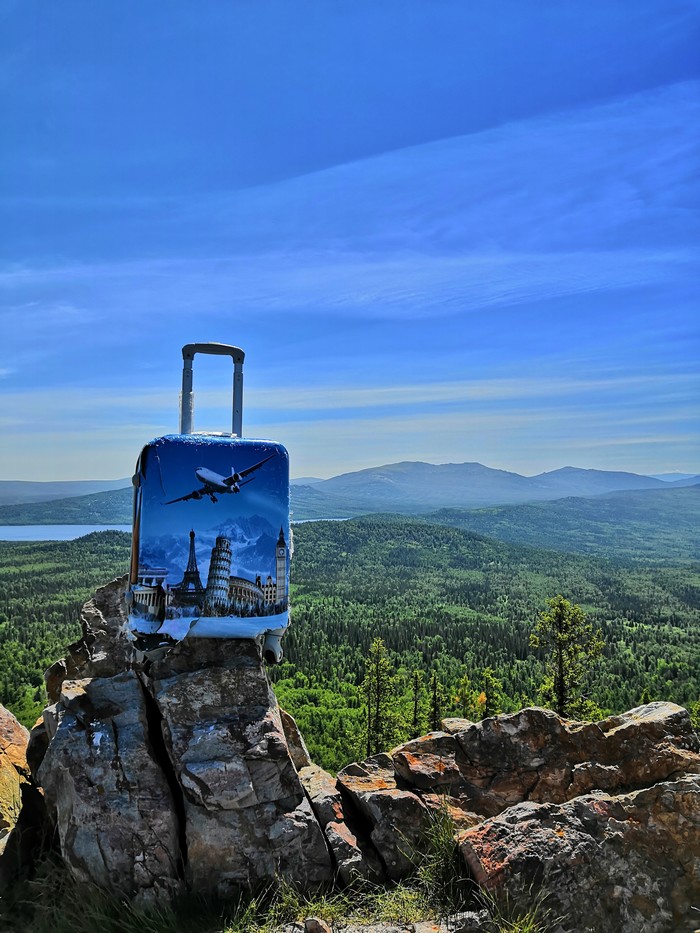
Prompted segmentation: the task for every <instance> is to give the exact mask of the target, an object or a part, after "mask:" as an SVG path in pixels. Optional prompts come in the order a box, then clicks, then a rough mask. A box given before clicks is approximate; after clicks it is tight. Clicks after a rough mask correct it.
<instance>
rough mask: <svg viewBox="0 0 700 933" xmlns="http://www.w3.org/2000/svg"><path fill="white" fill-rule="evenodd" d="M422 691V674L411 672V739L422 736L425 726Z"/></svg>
mask: <svg viewBox="0 0 700 933" xmlns="http://www.w3.org/2000/svg"><path fill="white" fill-rule="evenodd" d="M423 689H424V683H423V672H422V671H413V673H412V674H411V738H413V739H415V738H417V737H418V736H419V735H422V734H423V728H424V724H425V713H424V703H423Z"/></svg>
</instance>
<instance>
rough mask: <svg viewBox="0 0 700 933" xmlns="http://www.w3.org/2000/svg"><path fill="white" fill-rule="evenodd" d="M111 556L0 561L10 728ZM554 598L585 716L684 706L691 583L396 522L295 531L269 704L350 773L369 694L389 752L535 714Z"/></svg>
mask: <svg viewBox="0 0 700 933" xmlns="http://www.w3.org/2000/svg"><path fill="white" fill-rule="evenodd" d="M128 554H129V536H128V535H127V534H123V533H120V532H114V531H105V532H98V533H94V534H90V535H87V536H86V537H84V538H80V539H77V540H75V541H67V542H41V543H9V542H2V543H0V702H2V703H3V704H4V705H6V706H8V707H9V708H10V709H11V710H12V711H13V712H14V713H15V714H16V715H17V716H18V717H19V718H20V719H21V720H22V721H23V722H24V723H25V724H26V725H29V726H31V724H32V723H33V721H34V719H35V718H36V716H37V715H38V713H39V712H40V710H41V708H42V707H43V705H44V701H45V694H44V691H43V676H42V675H43V671H44V670H45V668H46V667H48V666H49V664H51V663H52V662H53V661H54V660H56V659H57V658H58V657H60V656H61V655H62V654H63V651H64V647H65V645H66V644H68V643H69V642H70V641H72V640H73V639H74V638H75V637H76V636H77V635H78V634H79V624H78V611H79V608H80V605H81V604H82V602H83V601H84V600H85V599H86V598H88V597H89V595H90V594H91V592H92V591H93V590H94V589H95V587H97V586H98V585H100V584H102V583H105V582H107V581H108V580H110V579H112V578H113V577H115V576H118V575H120V574H122V573H124V572H125V570H126V567H127V564H128ZM557 594H561V595H562V596H564V597H565V598H566V599H567V600H570V601H571V602H572V603H575V604H577V605H578V606H580V607H581V608H582V610H583V612H584V613H585V615H586V618H587V619H588V620H589V621H591V622H592V623H593V625H594V626H595V628H596V629H598V630H599V631H600V633H601V635H602V638H603V643H604V646H603V653H602V657H601V658H600V660H599V661H598V662H597V663H595V664H593V665H591V668H590V671H589V672H588V674H587V680H586V682H585V683H584V684H582V685H581V686H582V694H583V698H584V700H585V701H586V702H587V703H588V704H589V708H590V710H591V714H592V715H594V714H596V713H598V712H603V713H609V712H622V711H623V710H626V709H629V708H630V707H633V706H635V705H638V704H639V703H641V702H646V701H649V700H654V699H666V700H672V701H675V702H677V703H680V704H682V705H684V706H692V705H693V704H694V703H696V702H697V700H698V697H699V696H700V669H699V668H700V665H698V658H699V657H700V651H699V649H700V565H698V564H692V563H690V564H689V563H687V562H686V563H684V564H683V565H681V564H678V563H677V562H676V563H670V562H669V563H668V564H664V563H659V562H658V560H657V561H655V562H653V563H651V562H650V563H646V562H644V561H640V560H639V559H636V560H630V559H627V557H626V558H625V559H617V560H616V559H613V558H611V557H609V556H606V557H600V556H593V555H590V554H585V555H581V554H573V553H562V552H558V551H554V550H545V549H539V548H534V547H524V546H519V545H514V544H507V543H504V542H502V541H496V540H493V539H490V538H486V537H481V536H479V535H476V534H474V533H472V532H469V531H465V530H460V529H458V528H453V527H447V526H444V525H437V524H431V523H429V522H426V521H425V520H414V519H411V518H405V517H396V516H371V517H369V516H368V517H365V518H359V519H353V520H351V521H347V522H332V521H319V522H310V523H307V524H302V525H297V526H295V529H294V559H293V561H292V613H293V615H292V619H293V621H292V626H291V628H290V630H289V632H288V634H287V636H286V637H285V642H284V648H285V660H284V661H283V663H282V664H281V665H280V666H278V667H277V668H273V669H272V675H271V676H272V679H273V682H274V686H275V690H276V693H277V695H278V698H279V700H280V703H281V704H282V705H283V706H284V707H285V708H286V709H288V710H289V712H291V713H292V714H293V715H294V716H295V717H296V718H297V721H298V723H299V725H300V727H301V730H302V732H303V734H304V736H305V738H306V741H307V744H308V745H309V748H310V751H311V754H312V757H313V758H314V760H315V761H317V762H318V763H319V764H321V765H322V766H324V767H326V768H330V769H337V768H339V767H341V766H342V765H343V764H345V763H347V762H348V761H349V760H351V759H353V758H357V757H363V756H364V753H365V750H366V747H368V746H367V743H368V733H367V730H368V721H367V716H366V713H367V699H368V697H369V696H370V695H371V691H372V690H373V689H376V684H379V683H381V684H382V685H383V686H382V690H383V696H382V703H383V704H384V706H383V707H382V708H383V710H384V712H383V714H382V716H381V722H382V729H383V736H382V738H383V741H385V742H386V743H389V744H391V743H392V742H398V741H401V740H403V739H405V738H408V737H409V736H410V735H412V734H418V733H420V732H423V731H425V730H427V729H428V728H430V727H431V726H433V725H434V724H435V722H436V721H439V718H440V717H441V716H449V715H458V716H466V717H467V718H481V717H482V716H483V715H490V714H492V713H494V712H500V711H508V710H511V709H517V708H520V707H521V706H523V705H526V704H532V703H538V702H540V703H542V702H546V695H545V694H542V693H540V688H541V686H542V682H543V676H544V662H543V656H542V655H541V653H538V652H537V651H536V650H534V649H533V648H531V647H530V635H531V633H532V631H533V628H534V625H535V622H536V620H537V617H538V614H539V613H540V612H541V611H542V610H543V609H545V607H546V603H547V600H548V599H551V598H552V597H554V596H556V595H557ZM373 670H376V671H377V672H379V671H380V670H381V672H382V673H381V678H379V675H377V677H374V678H373V676H372V671H373ZM370 722H371V718H370Z"/></svg>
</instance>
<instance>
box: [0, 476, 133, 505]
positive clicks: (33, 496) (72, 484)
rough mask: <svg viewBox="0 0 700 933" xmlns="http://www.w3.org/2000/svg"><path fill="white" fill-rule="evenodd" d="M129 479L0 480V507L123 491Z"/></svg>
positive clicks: (129, 482)
mask: <svg viewBox="0 0 700 933" xmlns="http://www.w3.org/2000/svg"><path fill="white" fill-rule="evenodd" d="M130 485H131V479H129V478H128V477H127V478H126V479H78V480H66V481H65V482H47V483H34V482H28V481H26V480H14V479H3V480H0V505H19V504H20V503H22V502H50V501H51V500H52V499H66V498H68V497H69V496H70V497H71V498H72V497H73V496H87V495H90V494H91V493H95V492H105V491H107V490H109V489H123V488H124V487H125V486H130Z"/></svg>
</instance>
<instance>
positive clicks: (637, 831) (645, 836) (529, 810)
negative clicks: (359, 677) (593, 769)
mask: <svg viewBox="0 0 700 933" xmlns="http://www.w3.org/2000/svg"><path fill="white" fill-rule="evenodd" d="M460 845H461V848H462V852H463V854H464V857H465V859H466V861H467V863H468V864H469V866H470V868H471V869H472V871H473V873H474V877H475V878H476V880H477V881H478V882H479V883H480V884H482V885H484V886H486V887H488V888H490V889H492V890H494V889H496V890H497V889H499V888H503V887H505V888H507V890H508V892H509V895H510V897H511V898H516V899H519V900H521V901H522V902H523V903H527V902H528V900H531V899H532V891H533V886H534V888H535V889H542V890H545V891H547V892H548V897H547V901H546V906H547V907H548V908H549V909H550V911H551V912H552V915H553V916H560V917H564V918H565V919H564V921H563V929H566V930H570V931H575V933H609V931H611V930H615V931H616V933H664V931H672V930H673V931H692V930H695V929H696V928H697V920H698V918H697V915H696V912H695V911H693V909H692V908H693V907H694V906H697V905H698V904H700V871H699V870H698V867H699V866H700V778H699V777H698V776H696V775H691V776H686V777H683V778H680V779H679V780H677V781H673V782H662V783H659V784H655V785H653V786H652V787H649V788H646V789H644V790H639V791H635V792H633V793H630V794H623V795H619V796H615V797H611V796H609V795H607V794H604V793H603V792H600V791H598V792H596V793H594V794H589V795H584V796H581V797H577V798H575V799H574V800H572V801H570V802H568V803H564V804H545V803H539V804H537V803H522V804H519V805H517V806H514V807H510V808H509V809H508V810H506V811H505V812H504V813H502V814H501V815H500V816H497V817H494V818H492V819H489V820H487V821H486V822H484V823H482V824H481V826H478V827H475V828H473V829H469V830H467V831H466V832H464V833H462V834H461V836H460Z"/></svg>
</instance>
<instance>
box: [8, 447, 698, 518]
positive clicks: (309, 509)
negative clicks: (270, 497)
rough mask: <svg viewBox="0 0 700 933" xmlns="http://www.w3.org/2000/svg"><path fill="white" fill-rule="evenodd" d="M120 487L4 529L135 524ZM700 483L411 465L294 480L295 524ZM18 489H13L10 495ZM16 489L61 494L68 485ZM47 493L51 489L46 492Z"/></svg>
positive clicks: (31, 511) (35, 511)
mask: <svg viewBox="0 0 700 933" xmlns="http://www.w3.org/2000/svg"><path fill="white" fill-rule="evenodd" d="M95 482H96V481H95ZM117 482H119V483H122V484H123V485H122V488H121V489H115V488H114V487H113V485H112V488H111V489H108V490H107V491H102V492H96V493H95V492H92V493H91V494H89V495H71V496H69V497H64V498H60V499H55V498H52V500H51V501H46V500H45V501H43V502H40V501H36V500H35V501H29V502H28V501H26V500H24V501H22V502H20V503H15V504H12V505H10V504H5V505H0V524H5V525H23V524H128V523H130V522H131V485H130V483H129V482H128V481H127V480H115V481H113V483H117ZM697 483H700V476H685V477H684V478H683V479H679V480H674V481H669V480H667V479H664V480H662V479H658V478H655V477H650V476H641V475H639V474H637V473H623V472H613V471H608V470H584V469H580V468H578V467H563V468H562V469H560V470H554V471H552V472H549V473H540V474H538V475H537V476H522V475H521V474H519V473H511V472H508V471H507V470H495V469H492V468H491V467H486V466H484V465H483V464H481V463H444V464H433V463H421V462H412V461H411V462H408V461H406V462H402V463H390V464H386V465H385V466H379V467H371V468H370V469H366V470H358V471H357V472H353V473H343V474H341V475H340V476H334V477H333V478H332V479H327V480H318V479H315V478H313V479H312V478H308V479H307V480H306V482H303V481H302V482H300V481H294V482H293V484H292V488H291V504H292V519H293V520H295V521H305V520H310V519H321V518H350V517H353V516H356V515H363V514H367V513H370V512H400V513H403V514H408V515H421V514H424V515H427V514H428V513H430V512H434V511H436V510H440V509H468V510H471V509H480V508H482V509H483V508H486V507H494V506H506V505H523V504H525V503H537V502H544V501H547V500H556V499H564V498H569V497H576V498H581V497H590V496H601V495H604V494H607V493H612V492H621V491H625V490H631V491H634V490H636V491H643V490H661V491H671V490H673V489H678V488H683V487H688V486H693V485H695V484H697ZM11 485H13V484H12V483H5V486H6V487H8V489H9V487H10V486H11ZM14 485H15V486H17V487H19V486H23V485H27V486H36V487H56V488H57V487H59V486H61V485H66V484H52V483H28V484H21V483H16V484H14ZM70 485H72V486H73V487H74V488H78V487H80V486H81V484H80V483H75V484H70ZM88 485H89V484H88ZM108 485H111V484H108ZM125 487H126V488H125ZM1 491H2V485H1V484H0V492H1ZM34 492H35V493H36V492H37V491H36V490H35V491H34ZM46 492H49V490H48V489H44V493H46ZM53 492H55V488H54V489H52V490H51V495H52V496H53Z"/></svg>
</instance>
